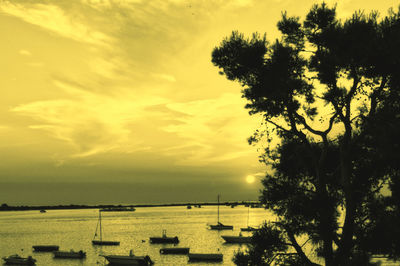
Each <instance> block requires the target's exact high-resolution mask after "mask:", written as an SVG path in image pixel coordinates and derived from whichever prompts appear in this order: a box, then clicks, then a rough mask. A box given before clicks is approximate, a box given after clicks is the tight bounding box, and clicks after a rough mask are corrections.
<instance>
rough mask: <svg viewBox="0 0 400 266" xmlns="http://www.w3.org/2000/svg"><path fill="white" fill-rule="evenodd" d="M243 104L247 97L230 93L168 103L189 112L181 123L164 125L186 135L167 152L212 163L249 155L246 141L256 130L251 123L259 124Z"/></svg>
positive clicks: (184, 161)
mask: <svg viewBox="0 0 400 266" xmlns="http://www.w3.org/2000/svg"><path fill="white" fill-rule="evenodd" d="M241 104H243V99H241V98H240V97H239V96H238V95H236V94H228V93H227V94H223V95H221V96H220V97H219V98H214V99H205V100H198V101H191V102H186V103H170V104H167V107H168V108H170V109H172V110H174V111H178V112H181V113H185V114H186V116H184V117H181V118H179V119H178V120H179V121H180V122H181V123H179V124H174V125H168V126H165V127H163V130H165V131H166V132H170V133H175V134H177V135H178V136H179V137H180V138H181V139H182V141H181V144H179V145H177V146H175V147H170V148H169V149H167V150H165V152H166V153H175V154H181V155H184V156H181V160H180V163H181V164H208V163H211V162H219V161H227V160H234V159H237V158H241V157H244V156H247V155H249V153H251V151H250V152H249V149H248V146H247V142H246V139H247V137H248V136H249V135H250V134H251V131H252V128H251V127H249V125H251V124H253V125H254V126H255V125H256V124H255V123H254V122H255V120H254V119H251V118H249V117H248V114H247V112H246V111H244V110H243V108H242V107H241ZM239 108H240V109H239ZM244 125H246V126H244ZM253 129H254V128H253Z"/></svg>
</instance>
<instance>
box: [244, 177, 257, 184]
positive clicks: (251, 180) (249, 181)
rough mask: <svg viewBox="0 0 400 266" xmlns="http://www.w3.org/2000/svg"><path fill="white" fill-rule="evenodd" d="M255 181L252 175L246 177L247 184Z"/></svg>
mask: <svg viewBox="0 0 400 266" xmlns="http://www.w3.org/2000/svg"><path fill="white" fill-rule="evenodd" d="M255 180H256V178H255V177H254V176H253V175H248V176H246V182H247V183H249V184H251V183H254V181H255Z"/></svg>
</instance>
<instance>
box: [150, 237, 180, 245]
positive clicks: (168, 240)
mask: <svg viewBox="0 0 400 266" xmlns="http://www.w3.org/2000/svg"><path fill="white" fill-rule="evenodd" d="M150 243H151V244H178V243H179V239H178V237H177V236H176V237H150Z"/></svg>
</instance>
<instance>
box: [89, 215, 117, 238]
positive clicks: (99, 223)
mask: <svg viewBox="0 0 400 266" xmlns="http://www.w3.org/2000/svg"><path fill="white" fill-rule="evenodd" d="M99 225H100V226H99ZM98 228H99V229H100V230H99V231H100V240H96V239H95V238H96V236H97V229H98ZM92 244H93V245H100V246H118V245H119V241H106V240H103V230H102V228H101V210H99V220H98V222H97V226H96V232H95V233H94V237H93V240H92Z"/></svg>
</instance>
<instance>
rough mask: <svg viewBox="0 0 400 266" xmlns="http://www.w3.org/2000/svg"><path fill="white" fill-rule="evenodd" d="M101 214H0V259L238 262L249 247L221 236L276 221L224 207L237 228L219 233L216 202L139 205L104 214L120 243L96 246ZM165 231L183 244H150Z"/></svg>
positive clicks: (111, 236) (259, 212)
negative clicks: (59, 255) (37, 248)
mask: <svg viewBox="0 0 400 266" xmlns="http://www.w3.org/2000/svg"><path fill="white" fill-rule="evenodd" d="M98 217H99V210H98V209H82V210H76V209H75V210H47V212H45V213H41V212H39V211H3V212H0V258H2V257H6V256H9V255H12V254H18V255H20V256H22V257H27V256H32V257H33V258H35V259H36V260H37V262H36V265H46V266H52V265H64V266H73V265H80V266H83V265H107V264H108V263H107V261H106V260H105V258H104V257H102V256H100V255H111V254H112V255H128V254H129V252H130V250H132V251H133V253H134V254H135V255H137V256H145V255H148V256H150V258H151V260H152V261H154V262H155V265H193V266H197V265H199V266H200V265H234V263H233V262H232V258H233V256H234V253H235V252H237V251H238V250H244V249H246V246H245V245H238V244H226V243H224V240H223V239H222V238H221V236H222V235H236V236H237V235H239V233H240V228H242V227H247V225H250V226H259V225H260V224H262V223H263V222H265V221H271V220H273V219H274V217H273V215H271V214H270V213H269V212H268V211H266V210H265V209H263V208H248V207H245V206H241V205H239V206H236V207H235V208H231V207H230V206H220V222H222V223H223V224H227V225H233V226H234V229H233V230H223V231H215V230H210V229H209V227H208V225H210V224H216V223H217V206H202V207H201V208H197V207H193V208H192V209H187V208H186V206H178V207H138V208H136V211H134V212H102V219H101V222H102V229H103V240H112V241H120V245H119V246H93V245H92V242H91V241H92V239H93V237H94V235H95V231H96V227H97V224H98ZM163 230H166V234H167V236H171V237H174V236H177V237H178V238H179V244H177V245H174V244H151V243H150V241H149V238H150V237H153V236H156V237H160V236H162V232H163ZM242 234H243V235H250V234H251V233H247V232H243V233H242ZM34 245H58V246H59V247H60V250H66V251H68V250H71V249H73V250H74V251H79V250H82V251H84V252H86V258H85V259H82V260H76V259H55V258H53V255H52V253H51V252H50V253H49V252H34V251H33V250H32V246H34ZM164 247H188V248H190V252H191V253H222V254H223V261H222V262H221V263H204V262H196V263H192V262H190V263H189V262H188V257H187V256H186V255H162V254H160V252H159V251H160V248H164ZM381 265H398V264H392V263H390V262H387V263H385V262H383V263H381Z"/></svg>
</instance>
